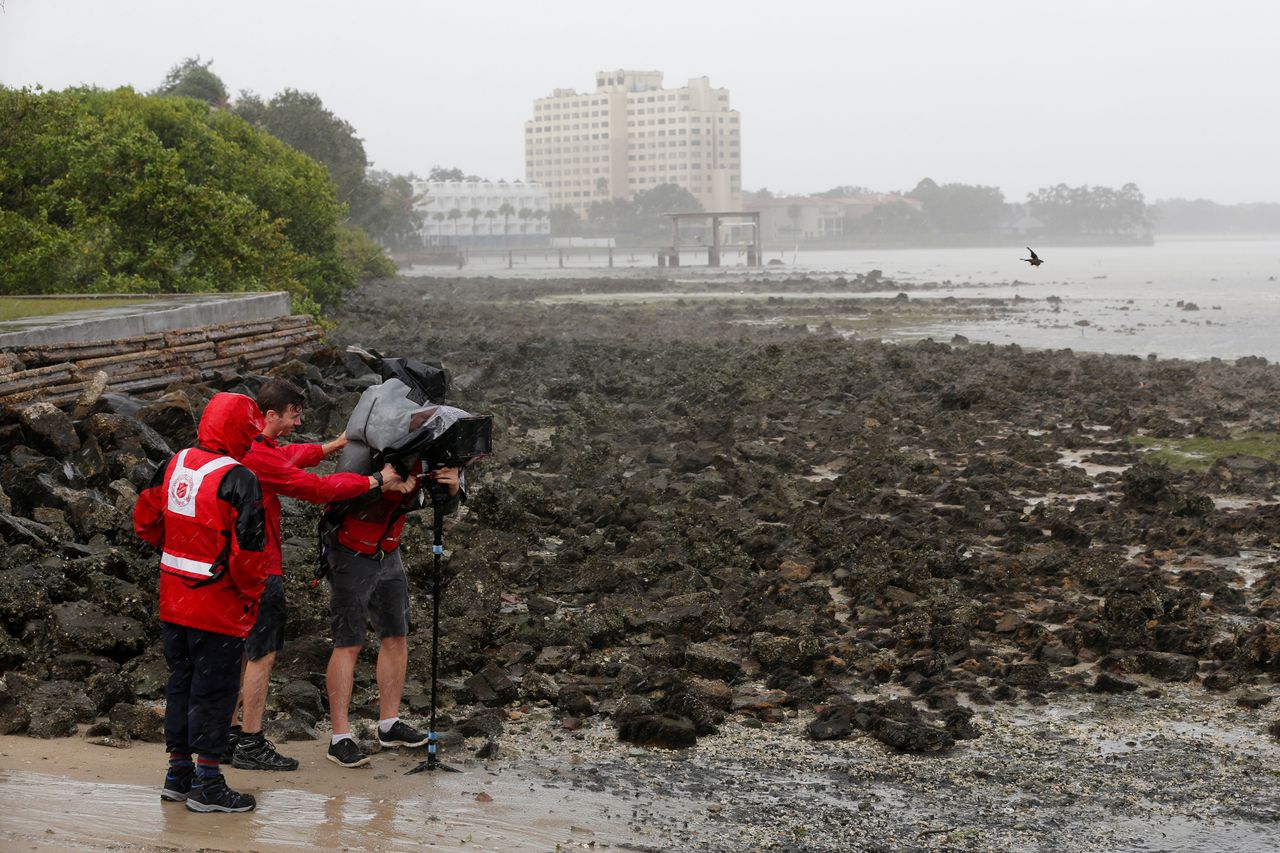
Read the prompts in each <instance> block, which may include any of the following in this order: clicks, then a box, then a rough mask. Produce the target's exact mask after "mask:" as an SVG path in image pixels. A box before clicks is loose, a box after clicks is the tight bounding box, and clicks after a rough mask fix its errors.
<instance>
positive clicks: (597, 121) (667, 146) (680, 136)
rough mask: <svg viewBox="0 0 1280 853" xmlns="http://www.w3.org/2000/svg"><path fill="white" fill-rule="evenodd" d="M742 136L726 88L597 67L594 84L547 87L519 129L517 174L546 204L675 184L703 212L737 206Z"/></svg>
mask: <svg viewBox="0 0 1280 853" xmlns="http://www.w3.org/2000/svg"><path fill="white" fill-rule="evenodd" d="M741 145H742V137H741V127H740V124H739V116H738V111H737V110H731V109H729V90H728V89H713V88H712V87H711V81H710V80H709V79H707V78H706V77H696V78H694V79H692V80H690V81H689V83H688V85H685V86H682V87H680V88H679V89H664V88H662V72H660V71H601V72H599V73H597V74H596V90H595V91H594V92H592V93H590V94H578V92H576V91H575V90H573V89H556V90H554V91H552V93H551V95H550V97H546V98H539V99H538V100H536V101H534V103H533V119H532V120H531V121H526V122H525V125H524V157H525V174H526V177H527V179H528V180H529V181H531V182H536V183H538V184H541V185H542V186H543V188H545V189H546V190H547V192H548V193H550V196H551V204H552V206H554V207H559V206H561V205H566V204H567V205H570V206H572V207H573V208H574V210H576V211H577V212H578V213H579V214H582V213H583V212H584V211H585V210H586V208H587V206H588V205H589V204H591V202H593V201H598V200H606V199H609V198H613V197H626V198H629V197H630V196H632V195H633V194H635V193H636V192H639V191H641V190H650V189H653V188H654V187H656V186H658V185H659V184H666V183H671V184H677V185H679V186H681V187H684V188H685V189H687V190H688V191H689V192H691V193H693V195H694V196H695V197H696V198H697V199H698V201H700V202H702V207H703V209H704V210H741V209H742V147H741Z"/></svg>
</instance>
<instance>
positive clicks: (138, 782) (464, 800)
mask: <svg viewBox="0 0 1280 853" xmlns="http://www.w3.org/2000/svg"><path fill="white" fill-rule="evenodd" d="M323 749H324V745H323V743H322V742H315V743H300V744H299V743H291V744H289V746H288V748H287V749H286V750H285V751H286V752H287V753H288V754H289V755H292V756H295V757H297V758H298V759H299V761H300V762H301V767H300V768H299V769H298V770H297V771H296V772H293V773H258V772H252V771H244V770H235V769H230V770H229V772H228V774H227V778H228V780H229V781H230V782H231V784H232V786H233V787H236V788H237V789H239V790H243V791H246V792H249V793H253V794H254V795H255V796H257V797H258V809H257V811H255V812H253V813H250V814H238V815H203V814H193V813H191V812H188V811H187V810H186V808H184V807H183V806H182V805H181V804H178V803H163V802H161V800H160V796H159V785H160V782H161V780H162V778H163V773H164V767H165V758H164V752H163V747H162V746H161V745H159V744H143V743H139V744H135V745H134V746H133V747H132V748H130V749H111V748H106V747H100V746H94V745H91V744H88V743H86V742H84V741H83V740H81V739H79V738H61V739H57V740H35V739H32V738H27V737H17V736H8V737H0V814H2V815H4V820H3V821H0V849H2V850H4V851H39V853H44V851H50V853H52V851H68V850H112V851H161V850H164V851H171V850H209V851H297V850H309V849H310V850H357V851H358V850H369V851H375V850H376V851H400V850H406V851H407V850H420V849H428V850H458V851H463V850H465V851H525V850H528V851H548V850H555V849H574V848H579V847H584V846H588V845H591V842H595V844H594V845H593V846H595V847H597V848H598V847H601V846H606V845H610V846H611V845H613V844H616V843H618V842H623V841H624V839H625V838H626V837H627V836H628V834H629V830H628V827H627V823H626V820H625V818H624V817H623V815H624V809H625V814H626V815H629V814H630V809H631V806H632V804H631V803H624V802H622V801H620V800H619V799H618V798H613V797H609V796H607V795H604V794H593V793H590V792H583V791H573V790H570V789H568V788H554V787H547V785H546V783H544V782H543V780H540V779H535V778H532V776H531V775H529V774H525V773H523V772H520V771H510V770H504V771H503V772H502V773H500V774H499V773H497V772H492V771H487V770H485V769H484V767H483V766H481V765H478V764H472V765H470V766H467V767H466V768H465V770H464V772H462V773H434V774H425V773H421V774H416V775H413V776H406V775H404V773H405V771H406V770H409V769H410V768H412V767H414V766H416V765H417V764H418V763H419V761H421V759H422V757H423V756H420V755H418V754H417V753H418V752H420V751H418V750H415V751H414V752H413V753H406V754H397V753H395V752H384V753H381V754H379V755H375V756H374V757H373V762H372V766H371V767H367V768H356V769H344V768H341V767H338V766H337V765H335V764H333V763H331V762H329V761H327V760H325V758H324V752H323ZM478 794H485V795H488V797H491V798H492V800H491V801H485V799H484V797H483V796H482V797H480V799H479V800H477V795H478Z"/></svg>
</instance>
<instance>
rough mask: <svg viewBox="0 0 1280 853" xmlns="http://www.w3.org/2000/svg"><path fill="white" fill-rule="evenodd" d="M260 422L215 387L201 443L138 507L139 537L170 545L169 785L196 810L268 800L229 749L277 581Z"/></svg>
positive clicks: (169, 468) (175, 797)
mask: <svg viewBox="0 0 1280 853" xmlns="http://www.w3.org/2000/svg"><path fill="white" fill-rule="evenodd" d="M261 430H262V416H261V415H260V414H259V412H258V405H257V404H256V403H255V402H254V401H253V400H251V399H250V398H248V397H246V396H244V395H243V394H215V395H214V397H213V399H212V400H210V401H209V405H207V406H206V407H205V410H204V414H203V415H202V416H201V418H200V427H199V429H198V431H197V444H196V446H195V447H190V448H187V449H186V450H183V451H181V452H180V453H178V454H177V455H175V456H174V457H173V458H172V459H170V460H169V461H168V462H167V463H165V464H164V465H163V466H162V467H161V468H160V469H159V470H158V471H157V472H156V476H155V477H154V478H153V479H152V481H151V484H150V485H149V486H148V487H147V488H146V489H144V490H143V492H142V494H141V495H139V496H138V502H137V504H136V505H135V507H134V510H133V526H134V530H135V531H136V532H137V534H138V536H139V537H140V538H141V539H142V540H143V541H145V542H148V543H149V544H151V545H154V546H155V547H157V548H159V549H161V555H160V621H161V624H162V627H163V634H164V655H165V660H166V661H167V662H168V664H169V682H168V684H167V686H166V687H165V715H164V731H165V745H166V748H167V749H168V751H169V772H168V773H167V775H166V776H165V780H164V787H163V788H162V789H161V791H160V796H161V798H162V799H165V800H170V801H174V802H185V803H186V805H187V808H188V809H189V810H191V811H194V812H247V811H252V810H253V808H254V806H255V805H256V804H257V803H256V801H255V800H254V798H253V797H252V796H251V795H249V794H241V793H239V792H237V791H233V790H231V789H230V788H229V787H228V786H227V782H226V779H225V778H224V777H223V775H222V773H221V771H220V768H219V758H220V756H221V755H222V754H223V753H224V752H225V751H226V748H227V733H228V727H229V726H230V723H231V712H232V709H233V708H234V707H235V703H236V693H237V688H238V687H239V685H240V659H241V656H242V655H243V653H244V638H245V636H246V635H247V634H248V633H249V629H250V628H252V627H253V623H254V620H255V619H256V618H257V615H258V601H259V599H261V597H262V590H263V586H264V583H265V580H266V564H265V560H264V555H263V551H262V549H263V544H264V540H265V530H264V518H263V511H262V491H261V489H260V488H259V486H258V478H257V477H255V476H254V475H253V472H251V471H250V470H249V469H248V468H245V467H244V466H243V465H241V464H239V461H238V460H240V459H241V458H242V457H243V456H244V454H245V453H246V451H248V449H249V444H250V442H252V441H253V439H254V437H255V436H257V435H258V433H259V432H261ZM192 753H195V754H196V755H197V759H196V761H195V763H194V766H193V763H192Z"/></svg>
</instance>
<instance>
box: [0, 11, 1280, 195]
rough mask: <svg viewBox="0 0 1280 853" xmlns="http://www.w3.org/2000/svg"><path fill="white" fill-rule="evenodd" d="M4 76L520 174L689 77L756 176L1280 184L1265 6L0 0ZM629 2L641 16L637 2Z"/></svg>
mask: <svg viewBox="0 0 1280 853" xmlns="http://www.w3.org/2000/svg"><path fill="white" fill-rule="evenodd" d="M0 6H3V10H2V11H0V83H2V84H4V85H6V86H34V85H36V84H39V85H42V86H44V87H45V88H46V89H61V88H64V87H67V86H72V85H78V84H92V85H96V86H101V87H115V86H124V85H131V86H133V87H134V88H136V89H139V90H143V91H145V90H149V89H152V88H154V87H155V86H156V85H158V84H159V83H160V81H161V80H162V79H163V78H164V76H165V73H166V72H167V71H168V70H169V68H170V67H172V66H173V65H175V64H177V63H178V62H180V61H181V60H182V59H183V58H184V57H188V56H196V55H199V56H201V57H202V58H204V59H213V60H214V63H213V66H212V69H213V71H215V72H216V73H217V74H218V75H219V76H221V77H222V79H223V81H224V82H225V83H226V84H227V88H228V89H229V90H230V91H231V92H232V93H233V95H234V94H235V93H238V92H239V91H240V90H242V89H249V90H252V91H254V92H257V93H258V94H260V95H263V96H267V97H269V96H270V95H272V94H274V93H276V92H278V91H280V90H281V89H284V88H287V87H291V88H296V89H301V90H304V91H312V92H315V93H317V94H318V95H319V96H320V97H321V98H322V99H323V100H324V103H325V105H326V106H327V107H328V108H329V109H331V110H332V111H333V112H334V113H336V114H337V115H339V116H341V117H342V118H344V119H346V120H347V121H349V122H350V123H351V124H352V125H353V126H354V127H355V128H356V130H357V131H358V133H359V135H360V136H361V137H362V138H363V139H364V143H365V148H366V150H367V151H368V153H369V157H370V159H371V160H373V163H374V165H375V166H376V167H378V168H382V169H389V170H391V171H395V172H407V171H410V170H412V171H415V172H417V173H419V174H424V173H425V172H426V171H427V170H428V169H429V168H430V167H431V166H432V165H433V164H442V165H446V166H458V167H460V168H462V169H464V170H466V171H468V172H473V173H476V174H479V175H482V176H485V177H491V178H507V179H515V178H523V177H524V148H523V146H524V131H523V122H524V120H525V119H527V118H529V117H531V114H532V104H533V100H534V99H535V98H537V97H541V96H545V95H548V94H550V92H551V90H552V89H554V88H569V87H572V88H576V89H578V91H591V90H593V89H594V87H595V83H594V81H595V72H596V71H598V70H603V69H615V68H628V69H654V70H660V71H663V72H664V73H665V74H666V83H667V85H669V86H670V85H681V84H683V83H684V82H685V81H686V80H687V79H688V78H690V77H699V76H703V75H706V76H708V77H710V78H711V82H712V84H713V85H716V86H725V87H727V88H728V89H729V92H730V99H731V105H732V106H733V107H734V108H736V109H738V110H740V111H741V113H742V128H743V131H742V134H743V136H742V153H743V166H742V182H743V186H744V187H746V188H747V189H758V188H760V187H762V186H767V187H769V188H770V189H772V190H774V191H775V192H811V191H820V190H823V189H827V188H829V187H831V186H835V185H838V184H857V185H862V186H867V187H870V188H872V189H876V190H896V189H902V190H908V189H910V188H911V187H913V186H914V185H915V184H916V182H917V181H918V180H919V179H920V178H922V177H925V176H928V177H931V178H933V179H934V180H935V181H938V182H939V183H949V182H961V183H976V184H987V185H994V186H998V187H1000V188H1001V189H1003V190H1004V193H1005V197H1006V198H1007V199H1009V200H1022V199H1023V198H1024V197H1025V195H1026V194H1027V193H1028V192H1030V191H1034V190H1035V189H1037V188H1038V187H1042V186H1048V185H1052V184H1057V183H1067V184H1071V185H1078V184H1101V185H1106V186H1115V187H1118V186H1120V185H1121V184H1124V183H1126V182H1129V181H1133V182H1135V183H1137V184H1138V185H1139V186H1140V187H1141V188H1142V190H1143V191H1144V192H1145V193H1146V196H1147V199H1148V200H1149V201H1153V200H1156V199H1159V198H1170V197H1185V198H1210V199H1213V200H1215V201H1220V202H1224V203H1235V202H1245V201H1271V202H1280V168H1277V164H1278V163H1280V109H1278V108H1277V105H1278V104H1280V3H1278V2H1274V0H1270V2H1263V1H1262V0H1258V2H1253V0H1250V2H1243V1H1242V2H1232V0H1222V2H1217V3H1211V2H1208V0H1150V2H1145V0H1105V2H1094V0H1070V2H1067V0H1064V1H1063V2H1026V0H1021V1H1020V2H1004V0H998V1H997V0H969V2H960V0H937V1H936V2H935V1H933V0H931V1H930V2H923V1H922V2H905V0H904V2H887V0H876V2H865V1H864V0H831V2H815V0H786V2H780V0H770V1H769V2H756V0H734V2H720V0H675V2H669V0H646V2H643V3H636V4H624V3H614V2H608V1H607V0H593V1H592V2H568V0H534V1H533V2H531V0H489V2H487V3H470V2H460V0H449V2H410V0H363V2H354V0H346V2H329V0H307V2H300V0H254V2H242V0H216V2H203V3H198V4H197V3H188V2H177V1H176V0H172V1H169V0H166V2H160V0H145V2H144V0H93V2H90V0H0ZM641 10H646V11H647V14H646V13H642V11H641Z"/></svg>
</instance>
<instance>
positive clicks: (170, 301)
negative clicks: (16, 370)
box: [0, 291, 290, 349]
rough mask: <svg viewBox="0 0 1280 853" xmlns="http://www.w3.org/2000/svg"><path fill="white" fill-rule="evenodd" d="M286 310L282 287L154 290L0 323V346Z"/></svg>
mask: <svg viewBox="0 0 1280 853" xmlns="http://www.w3.org/2000/svg"><path fill="white" fill-rule="evenodd" d="M119 295H124V294H119ZM289 313H290V312H289V294H287V293H284V292H282V291H281V292H272V293H217V294H193V295H181V296H178V295H173V296H157V297H154V298H152V299H148V300H147V301H145V302H138V303H136V304H133V305H125V306H117V307H113V308H91V309H87V310H84V311H74V312H70V313H66V314H50V315H47V316H44V317H28V318H25V319H22V320H10V321H6V322H3V323H0V349H7V348H18V347H31V346H43V345H47V344H62V343H69V342H72V341H109V340H116V339H119V338H129V337H134V336H137V335H146V334H151V333H153V332H167V331H170V330H172V329H183V328H188V327H191V326H210V325H215V324H219V323H234V322H237V321H251V320H267V319H271V318H273V317H285V316H288V315H289Z"/></svg>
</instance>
